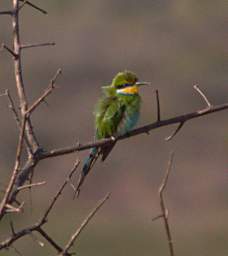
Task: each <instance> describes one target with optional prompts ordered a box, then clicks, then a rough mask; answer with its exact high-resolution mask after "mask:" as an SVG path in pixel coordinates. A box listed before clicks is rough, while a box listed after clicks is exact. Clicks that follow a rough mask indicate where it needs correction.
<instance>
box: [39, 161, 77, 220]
mask: <svg viewBox="0 0 228 256" xmlns="http://www.w3.org/2000/svg"><path fill="white" fill-rule="evenodd" d="M79 164H80V161H79V160H78V159H77V160H76V162H75V163H74V166H73V168H72V170H71V171H70V174H69V175H68V177H67V178H66V180H65V182H64V183H63V184H62V186H61V187H60V189H59V190H58V192H57V193H56V195H55V196H54V198H53V199H52V201H51V203H50V205H49V206H48V208H47V210H46V211H45V213H44V215H43V217H42V219H41V221H40V222H41V223H44V222H46V220H47V217H48V215H49V213H50V212H51V210H52V208H53V207H54V205H55V203H56V201H57V200H58V198H59V196H60V195H61V194H62V192H63V190H64V188H65V187H66V185H67V184H68V182H69V181H70V180H71V177H72V176H73V174H74V173H75V171H76V170H77V168H78V166H79Z"/></svg>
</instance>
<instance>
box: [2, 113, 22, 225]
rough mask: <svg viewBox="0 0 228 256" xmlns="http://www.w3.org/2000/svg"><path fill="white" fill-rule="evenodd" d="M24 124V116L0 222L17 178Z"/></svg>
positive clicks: (3, 200)
mask: <svg viewBox="0 0 228 256" xmlns="http://www.w3.org/2000/svg"><path fill="white" fill-rule="evenodd" d="M25 123H26V116H23V119H22V124H21V131H20V135H19V141H18V145H17V152H16V160H15V164H14V169H13V172H12V175H11V178H10V182H9V184H8V186H7V188H6V191H5V193H4V196H3V199H2V201H1V203H0V220H1V218H2V217H3V215H4V213H5V210H6V205H7V204H8V200H9V197H10V193H11V191H12V189H13V186H14V183H15V181H16V178H17V174H18V172H19V170H20V163H21V152H22V146H23V139H24V133H25Z"/></svg>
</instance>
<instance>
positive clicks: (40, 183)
mask: <svg viewBox="0 0 228 256" xmlns="http://www.w3.org/2000/svg"><path fill="white" fill-rule="evenodd" d="M46 183H47V182H46V181H41V182H36V183H31V184H28V185H24V186H20V187H17V190H18V191H19V190H20V191H21V190H25V189H30V188H32V187H38V186H42V185H45V184H46Z"/></svg>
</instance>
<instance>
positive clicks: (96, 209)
mask: <svg viewBox="0 0 228 256" xmlns="http://www.w3.org/2000/svg"><path fill="white" fill-rule="evenodd" d="M109 197H110V193H108V194H107V195H106V196H105V197H104V198H103V199H102V200H101V201H100V202H98V204H97V206H96V207H95V208H94V209H93V210H92V211H91V212H90V213H89V215H88V216H87V217H86V218H85V219H84V221H83V222H82V223H81V225H80V227H79V228H78V229H77V230H76V231H75V233H74V234H73V235H72V236H71V238H70V240H69V241H68V243H67V244H66V246H65V248H64V250H63V251H62V252H61V253H60V254H59V256H60V255H62V256H65V255H66V253H67V252H68V251H69V250H70V248H71V247H72V246H73V244H74V242H75V241H76V240H77V238H78V237H79V236H80V234H81V232H82V231H83V230H84V229H85V227H86V226H87V225H88V223H89V221H90V220H91V219H92V218H93V217H94V215H95V214H96V212H97V211H98V210H99V209H100V208H101V207H102V206H103V204H104V203H105V202H106V201H107V200H108V199H109Z"/></svg>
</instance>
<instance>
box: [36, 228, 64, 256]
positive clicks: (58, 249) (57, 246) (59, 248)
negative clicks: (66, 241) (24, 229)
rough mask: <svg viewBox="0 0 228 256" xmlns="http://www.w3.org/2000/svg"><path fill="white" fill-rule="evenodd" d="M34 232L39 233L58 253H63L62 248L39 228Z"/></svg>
mask: <svg viewBox="0 0 228 256" xmlns="http://www.w3.org/2000/svg"><path fill="white" fill-rule="evenodd" d="M36 231H37V232H39V233H40V234H41V235H42V236H43V237H44V238H45V239H46V240H47V241H48V242H49V244H51V245H52V246H53V247H54V248H55V249H56V251H57V252H58V253H59V252H62V251H63V248H61V247H60V246H59V245H58V244H57V243H56V242H55V241H54V240H53V239H52V238H51V237H50V236H49V235H48V234H47V232H46V231H44V230H43V229H42V228H41V227H38V229H37V230H36Z"/></svg>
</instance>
